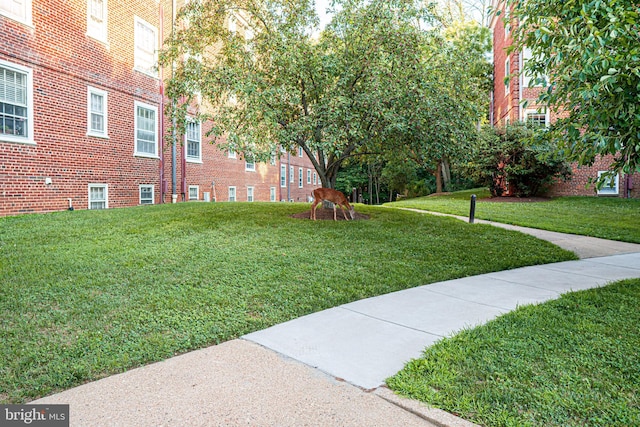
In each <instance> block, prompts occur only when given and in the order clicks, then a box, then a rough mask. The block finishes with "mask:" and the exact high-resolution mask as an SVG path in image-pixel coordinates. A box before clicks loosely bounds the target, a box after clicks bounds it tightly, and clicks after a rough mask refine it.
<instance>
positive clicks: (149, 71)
mask: <svg viewBox="0 0 640 427" xmlns="http://www.w3.org/2000/svg"><path fill="white" fill-rule="evenodd" d="M138 24H140V25H142V26H143V27H146V29H148V30H151V32H153V38H154V42H153V65H151V66H149V65H148V64H147V63H146V62H147V61H146V60H143V58H140V57H139V55H138V54H137V52H138V42H139V40H138V37H140V35H139V34H138ZM133 34H134V36H133V43H134V44H133V64H134V65H133V69H134V70H136V71H139V72H141V73H143V74H146V75H148V76H150V77H154V78H156V79H157V78H158V70H157V67H158V29H157V28H156V27H155V26H153V25H151V24H150V23H148V22H147V21H145V20H144V19H142V18H140V17H138V16H134V17H133ZM142 52H143V53H145V56H146V55H147V53H146V52H144V51H142ZM147 59H148V58H147ZM141 60H142V61H144V63H140V61H141Z"/></svg>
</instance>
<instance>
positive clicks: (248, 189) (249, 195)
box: [247, 187, 253, 202]
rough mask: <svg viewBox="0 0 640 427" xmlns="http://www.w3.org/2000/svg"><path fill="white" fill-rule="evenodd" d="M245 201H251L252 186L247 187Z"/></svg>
mask: <svg viewBox="0 0 640 427" xmlns="http://www.w3.org/2000/svg"><path fill="white" fill-rule="evenodd" d="M247 202H253V187H247Z"/></svg>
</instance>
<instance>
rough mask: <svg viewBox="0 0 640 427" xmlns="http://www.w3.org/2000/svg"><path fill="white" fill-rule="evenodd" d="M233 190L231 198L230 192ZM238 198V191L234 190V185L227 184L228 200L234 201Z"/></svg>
mask: <svg viewBox="0 0 640 427" xmlns="http://www.w3.org/2000/svg"><path fill="white" fill-rule="evenodd" d="M232 191H233V200H231V192H232ZM237 200H238V191H237V190H236V187H235V186H233V185H232V186H229V201H230V202H235V201H237Z"/></svg>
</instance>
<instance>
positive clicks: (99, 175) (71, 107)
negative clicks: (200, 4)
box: [0, 0, 160, 215]
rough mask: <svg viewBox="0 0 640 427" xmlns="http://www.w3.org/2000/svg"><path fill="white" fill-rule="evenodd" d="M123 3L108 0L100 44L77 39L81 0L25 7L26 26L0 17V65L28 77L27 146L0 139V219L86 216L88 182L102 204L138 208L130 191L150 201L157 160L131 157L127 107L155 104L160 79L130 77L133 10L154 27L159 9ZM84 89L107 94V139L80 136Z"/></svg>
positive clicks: (43, 0) (81, 34) (148, 2)
mask: <svg viewBox="0 0 640 427" xmlns="http://www.w3.org/2000/svg"><path fill="white" fill-rule="evenodd" d="M123 3H124V2H123ZM123 3H121V2H117V1H114V0H112V1H109V13H108V20H107V22H108V42H109V43H108V44H104V43H101V42H99V41H97V40H95V39H93V38H91V37H88V36H87V35H86V31H87V24H86V22H87V17H86V13H87V2H86V1H85V0H75V1H53V0H34V1H33V8H32V11H33V28H31V27H28V26H25V25H22V24H20V23H17V22H14V21H12V20H10V19H8V18H6V17H4V16H0V39H1V40H2V46H1V49H0V59H1V60H4V61H6V62H8V63H11V64H16V65H22V66H24V67H28V68H30V69H31V70H32V72H33V109H34V140H35V145H28V144H21V143H12V142H6V141H2V140H1V138H0V161H1V165H0V215H10V214H17V213H23V212H44V211H55V210H64V209H66V208H67V207H68V199H69V198H71V199H72V200H73V205H74V207H75V208H78V209H86V208H87V207H88V185H89V184H90V183H97V184H107V185H108V196H109V197H108V205H109V207H121V206H131V205H137V204H138V203H139V184H153V185H155V186H156V194H159V191H158V190H159V160H158V159H150V158H142V157H134V155H133V153H134V130H133V127H134V114H135V113H134V100H138V101H142V102H145V103H147V104H151V105H155V106H158V107H159V105H160V96H159V80H158V79H154V78H152V77H149V76H147V75H145V74H142V73H139V72H137V71H133V31H134V27H133V13H135V14H137V15H139V16H141V17H143V18H144V19H146V20H147V21H148V22H149V23H151V24H152V25H155V26H159V13H158V4H157V3H156V2H155V1H154V0H145V1H142V0H140V1H128V2H126V3H127V4H123ZM88 86H91V87H95V88H97V89H100V90H104V91H106V92H107V97H108V102H107V108H108V110H107V119H108V127H107V129H108V137H109V138H108V139H107V138H98V137H92V136H87V87H88ZM46 178H50V179H51V184H45V179H46Z"/></svg>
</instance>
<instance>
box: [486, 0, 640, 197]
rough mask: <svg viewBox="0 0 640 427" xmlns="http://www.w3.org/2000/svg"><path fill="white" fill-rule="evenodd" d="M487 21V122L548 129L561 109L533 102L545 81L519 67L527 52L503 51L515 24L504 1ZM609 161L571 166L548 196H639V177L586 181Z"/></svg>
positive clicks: (498, 2)
mask: <svg viewBox="0 0 640 427" xmlns="http://www.w3.org/2000/svg"><path fill="white" fill-rule="evenodd" d="M492 7H493V10H494V11H496V12H497V13H494V15H493V17H492V20H491V30H492V33H493V67H494V68H493V75H494V88H493V93H492V99H491V111H490V117H491V123H492V124H493V125H494V126H505V125H507V124H509V123H514V122H518V121H521V122H533V123H535V124H537V125H540V126H548V125H549V124H550V123H553V122H554V121H555V120H557V119H558V118H559V117H560V115H561V114H562V110H561V109H557V110H550V109H547V108H545V107H544V106H542V105H540V104H538V103H537V99H538V96H539V95H540V93H541V92H542V91H543V90H546V85H547V79H546V78H544V76H543V77H538V78H533V77H532V76H529V75H527V74H526V73H524V72H521V70H523V66H524V64H525V63H526V61H527V59H528V58H530V55H531V53H530V52H529V50H528V49H523V50H522V51H513V52H511V53H508V52H507V48H508V47H509V46H511V45H512V43H513V39H512V31H513V29H514V28H516V26H517V25H518V23H517V20H516V19H513V18H512V17H511V14H510V11H509V9H508V7H507V5H506V2H505V0H494V2H493V6H492ZM610 160H611V159H610V158H608V157H604V158H599V159H597V161H596V162H595V163H594V164H593V165H592V166H590V167H586V166H582V167H578V165H577V164H573V165H572V179H571V180H570V181H566V182H558V183H556V184H554V186H553V187H552V188H551V189H550V191H549V195H551V196H592V195H598V196H614V197H640V175H639V174H633V175H625V176H617V177H615V179H614V180H613V184H614V185H613V187H608V186H606V187H603V188H602V189H601V190H596V189H595V188H594V186H593V185H591V184H590V180H593V179H596V178H598V176H599V175H600V174H602V173H604V172H605V171H606V170H607V167H608V165H609V162H610Z"/></svg>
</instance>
